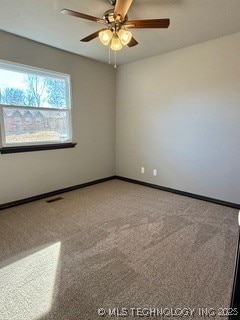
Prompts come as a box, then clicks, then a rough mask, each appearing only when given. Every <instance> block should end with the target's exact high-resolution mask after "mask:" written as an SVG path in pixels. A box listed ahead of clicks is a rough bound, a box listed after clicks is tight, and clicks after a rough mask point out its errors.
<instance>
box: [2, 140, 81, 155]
mask: <svg viewBox="0 0 240 320" xmlns="http://www.w3.org/2000/svg"><path fill="white" fill-rule="evenodd" d="M75 146H76V143H72V142H70V143H57V144H42V145H31V146H19V147H3V148H1V149H0V153H2V154H5V153H18V152H32V151H45V150H54V149H67V148H74V147H75Z"/></svg>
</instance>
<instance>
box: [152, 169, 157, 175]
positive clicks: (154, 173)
mask: <svg viewBox="0 0 240 320" xmlns="http://www.w3.org/2000/svg"><path fill="white" fill-rule="evenodd" d="M153 175H154V177H156V175H157V169H153Z"/></svg>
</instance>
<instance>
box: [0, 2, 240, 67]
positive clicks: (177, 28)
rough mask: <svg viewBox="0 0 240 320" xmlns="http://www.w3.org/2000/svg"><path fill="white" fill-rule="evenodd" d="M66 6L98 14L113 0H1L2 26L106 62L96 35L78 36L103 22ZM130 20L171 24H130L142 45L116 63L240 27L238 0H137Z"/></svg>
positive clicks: (122, 53)
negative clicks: (69, 12)
mask: <svg viewBox="0 0 240 320" xmlns="http://www.w3.org/2000/svg"><path fill="white" fill-rule="evenodd" d="M62 8H68V9H72V10H75V11H80V12H83V13H86V14H90V15H93V16H97V17H102V15H103V13H104V12H105V11H106V10H108V9H111V8H112V6H111V4H110V2H109V0H21V1H19V0H0V29H1V30H4V31H8V32H11V33H13V34H16V35H20V36H23V37H26V38H29V39H32V40H36V41H38V42H41V43H45V44H48V45H51V46H54V47H57V48H60V49H64V50H67V51H70V52H74V53H77V54H80V55H83V56H86V57H89V58H93V59H95V60H99V61H102V62H106V63H107V62H108V49H107V48H106V47H105V46H103V45H102V44H101V43H100V41H99V40H98V39H97V38H96V39H95V40H93V41H91V42H89V43H83V42H80V41H79V40H80V39H81V38H83V37H85V36H87V35H89V34H91V33H93V32H95V31H97V30H98V29H101V28H102V25H100V24H99V23H96V22H92V21H87V20H83V19H79V18H75V17H71V16H66V15H62V14H61V13H60V11H61V9H62ZM128 17H129V19H130V20H131V19H153V18H170V21H171V22H170V27H169V28H168V29H160V30H159V29H132V32H133V35H134V37H135V38H136V39H137V40H138V42H139V45H138V46H136V47H133V48H128V47H125V48H124V49H123V50H121V51H120V52H119V53H118V54H117V55H118V56H117V60H118V64H125V63H129V62H132V61H136V60H140V59H143V58H147V57H151V56H154V55H158V54H161V53H164V52H169V51H172V50H176V49H179V48H183V47H186V46H189V45H192V44H196V43H199V42H203V41H207V40H211V39H214V38H218V37H222V36H225V35H228V34H231V33H235V32H240V0H134V1H133V4H132V6H131V8H130V10H129V13H128Z"/></svg>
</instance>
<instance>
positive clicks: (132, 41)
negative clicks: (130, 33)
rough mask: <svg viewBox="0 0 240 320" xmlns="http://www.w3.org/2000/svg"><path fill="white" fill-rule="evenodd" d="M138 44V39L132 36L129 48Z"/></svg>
mask: <svg viewBox="0 0 240 320" xmlns="http://www.w3.org/2000/svg"><path fill="white" fill-rule="evenodd" d="M137 44H138V42H137V40H136V39H135V38H133V37H132V39H131V41H130V42H129V43H128V46H129V48H131V47H134V46H136V45H137Z"/></svg>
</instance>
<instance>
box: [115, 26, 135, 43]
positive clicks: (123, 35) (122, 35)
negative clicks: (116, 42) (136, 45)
mask: <svg viewBox="0 0 240 320" xmlns="http://www.w3.org/2000/svg"><path fill="white" fill-rule="evenodd" d="M118 36H119V39H120V40H121V42H122V44H123V45H124V46H126V45H127V44H129V42H130V41H131V39H132V33H131V32H130V31H128V30H125V29H121V30H119V31H118Z"/></svg>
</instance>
